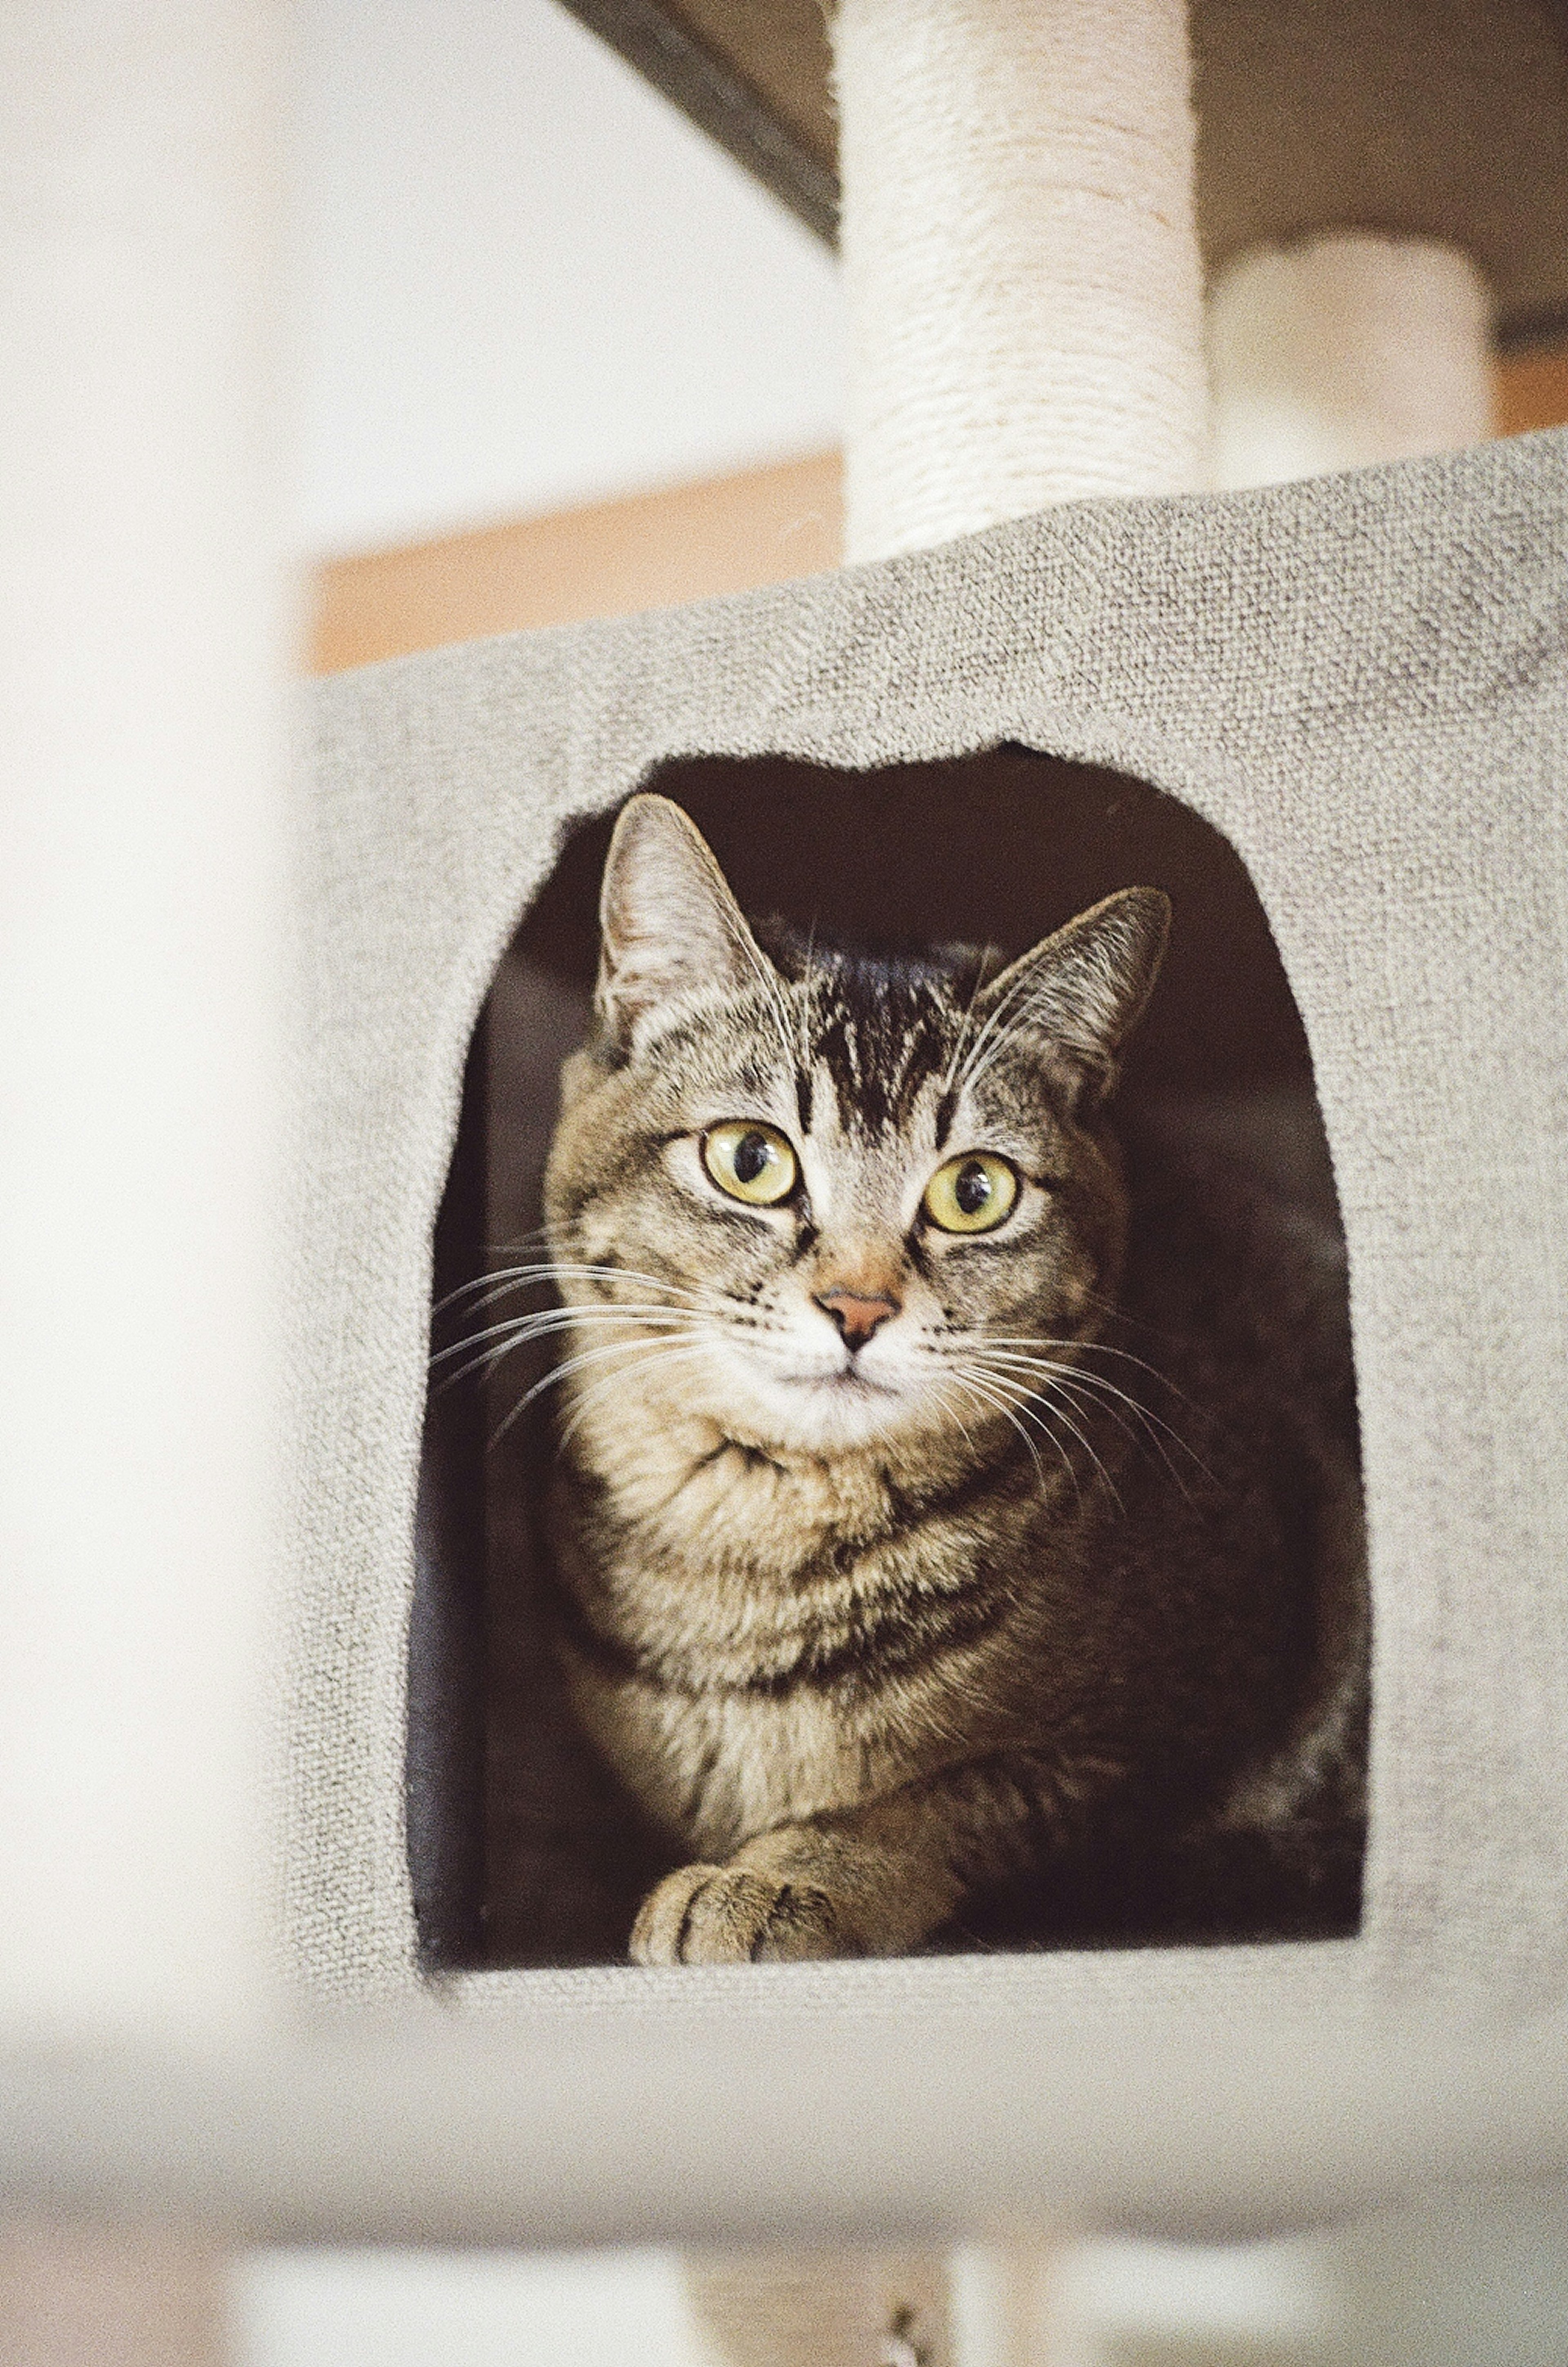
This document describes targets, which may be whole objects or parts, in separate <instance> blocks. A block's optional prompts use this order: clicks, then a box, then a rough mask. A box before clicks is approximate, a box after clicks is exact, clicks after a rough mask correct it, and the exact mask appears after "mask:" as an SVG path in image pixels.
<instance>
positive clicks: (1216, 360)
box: [1209, 231, 1492, 488]
mask: <svg viewBox="0 0 1568 2367" xmlns="http://www.w3.org/2000/svg"><path fill="white" fill-rule="evenodd" d="M1209 335H1210V346H1211V363H1212V369H1213V437H1214V440H1213V482H1214V483H1215V484H1216V485H1220V486H1225V487H1231V488H1240V487H1243V486H1247V485H1269V484H1279V483H1281V482H1283V481H1285V480H1287V479H1289V478H1292V477H1313V476H1318V475H1320V474H1322V473H1323V472H1325V470H1331V469H1356V468H1364V467H1369V466H1371V464H1372V463H1373V462H1376V461H1380V460H1405V459H1416V458H1418V457H1419V456H1420V455H1422V454H1423V453H1427V452H1449V451H1457V450H1458V449H1459V448H1460V447H1461V446H1463V445H1466V444H1479V443H1480V442H1482V440H1483V438H1484V437H1485V436H1489V435H1490V434H1491V433H1492V301H1491V295H1490V291H1489V290H1488V289H1487V286H1486V283H1485V280H1484V279H1483V277H1482V274H1481V272H1480V270H1479V269H1478V268H1477V266H1476V265H1475V264H1474V263H1473V262H1472V260H1471V258H1470V256H1469V255H1463V254H1461V252H1460V251H1459V249H1458V248H1457V247H1452V246H1446V245H1443V244H1441V243H1439V242H1438V241H1437V240H1435V239H1427V238H1390V237H1385V236H1382V235H1381V234H1379V233H1377V232H1370V231H1340V232H1333V233H1332V234H1331V235H1329V236H1326V237H1323V238H1313V239H1303V241H1302V242H1301V243H1299V244H1297V245H1294V246H1290V247H1254V248H1252V249H1250V250H1249V251H1248V252H1247V254H1245V255H1238V256H1236V257H1235V259H1234V260H1233V261H1232V262H1230V263H1229V264H1227V265H1226V266H1225V268H1224V270H1223V271H1222V272H1221V273H1220V274H1219V276H1218V277H1217V278H1216V280H1215V283H1214V288H1213V295H1212V297H1211V300H1210V320H1209Z"/></svg>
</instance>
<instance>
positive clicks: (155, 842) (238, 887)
mask: <svg viewBox="0 0 1568 2367" xmlns="http://www.w3.org/2000/svg"><path fill="white" fill-rule="evenodd" d="M286 17H287V10H286V9H285V8H284V7H283V6H279V5H277V0H22V5H18V6H11V7H7V8H6V10H5V11H4V12H3V14H0V188H3V199H0V316H3V317H4V319H5V322H6V332H5V336H4V338H3V339H0V451H4V453H5V455H6V461H5V466H4V469H3V470H0V712H3V713H4V715H5V718H6V728H5V742H4V753H3V755H0V765H3V768H4V778H3V787H0V1012H3V1013H4V1014H5V1016H4V1025H0V1440H3V1442H4V1444H3V1447H0V1571H3V1573H4V1577H3V1592H0V1604H3V1609H0V1863H3V1864H4V1890H5V1896H6V1914H5V1917H4V1920H3V1924H0V2035H5V2034H9V2035H10V2036H12V2037H13V2038H14V2037H15V2036H17V2034H19V2033H23V2032H26V2031H29V2030H30V2031H34V2032H37V2033H40V2034H42V2035H44V2036H46V2037H47V2036H49V2035H50V2034H54V2035H56V2036H59V2037H63V2038H67V2039H71V2040H79V2039H83V2038H94V2037H98V2036H107V2035H110V2034H113V2033H120V2034H122V2035H137V2034H140V2035H141V2037H142V2038H146V2037H149V2036H152V2035H155V2034H160V2033H163V2034H168V2033H174V2032H180V2033H186V2034H187V2035H194V2034H197V2033H201V2032H203V2031H206V2032H207V2033H209V2034H216V2033H218V2032H220V2031H221V2030H224V2029H230V2030H232V2029H233V2028H234V2027H235V2026H236V2025H237V2024H243V2022H245V2021H246V2020H247V2019H248V2018H249V2016H250V2015H251V2013H252V2011H253V2010H254V2006H255V2004H256V2002H257V1999H258V1997H259V1995H260V1988H261V1974H260V1966H261V1965H262V1962H263V1954H262V1950H261V1947H260V1946H259V1944H258V1930H259V1927H258V1919H257V1915H256V1894H257V1891H258V1888H259V1875H260V1865H261V1853H260V1852H259V1850H258V1849H257V1847H256V1846H255V1840H254V1833H253V1829H252V1818H253V1815H254V1806H253V1803H254V1798H255V1795H256V1792H257V1788H258V1787H257V1785H256V1784H255V1781H254V1765H253V1754H254V1726H255V1720H254V1715H253V1699H252V1696H253V1693H254V1691H255V1690H256V1689H257V1687H258V1670H259V1662H260V1657H261V1656H260V1652H259V1650H258V1640H259V1638H258V1627H259V1613H260V1608H261V1602H262V1595H263V1588H264V1579H265V1563H266V1518H267V1497H268V1493H269V1486H270V1478H269V1465H270V1460H271V1444H270V1439H269V1426H270V1421H271V1409H272V1397H273V1382H272V1372H271V1365H272V1322H271V1317H270V1313H269V1308H268V1286H267V1279H266V1265H267V1259H268V1251H269V1248H270V1239H269V1237H270V1235H271V1232H272V1230H273V1229H274V1227H273V1214H272V1206H271V1203H272V1197H273V1175H274V1170H275V1155H274V1137H275V1131H276V1127H275V1083H274V1056H275V1044H274V1038H275V1025H274V1005H275V997H276V989H277V980H278V973H279V968H280V958H279V931H278V910H277V908H278V883H279V848H280V837H281V831H280V819H281V796H280V782H281V771H282V765H281V732H280V713H279V709H280V685H281V681H282V661H283V657H284V654H285V633H286V603H285V596H284V591H283V576H282V571H281V568H280V564H279V537H278V531H277V516H278V506H279V504H278V498H277V484H276V477H277V471H276V465H275V453H274V445H275V437H276V388H275V384H274V376H273V368H274V355H273V331H274V309H275V299H276V279H275V255H276V248H277V243H278V236H277V233H278V219H277V218H278V212H279V192H280V184H281V173H280V154H281V140H280V99H281V91H280V74H279V65H280V52H281V44H282V35H283V31H284V28H285V22H286Z"/></svg>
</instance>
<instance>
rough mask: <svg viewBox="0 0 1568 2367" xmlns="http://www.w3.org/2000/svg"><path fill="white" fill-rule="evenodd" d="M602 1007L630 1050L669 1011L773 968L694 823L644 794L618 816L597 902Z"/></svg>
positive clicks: (611, 1032)
mask: <svg viewBox="0 0 1568 2367" xmlns="http://www.w3.org/2000/svg"><path fill="white" fill-rule="evenodd" d="M599 930H600V952H599V983H598V986H597V989H596V991H595V998H594V1000H595V1006H596V1009H597V1012H598V1015H599V1021H600V1025H601V1026H602V1027H603V1028H604V1033H605V1036H607V1038H608V1039H609V1040H610V1041H611V1042H612V1043H615V1044H616V1045H618V1046H620V1047H621V1048H622V1049H623V1050H628V1051H629V1050H630V1049H631V1048H633V1046H634V1045H635V1043H636V1042H637V1036H638V1035H639V1033H642V1034H646V1032H647V1023H648V1022H649V1021H650V1020H651V1019H653V1018H655V1017H656V1016H659V1015H661V1014H664V1013H665V1012H667V1011H669V1010H670V1009H671V1007H672V1006H674V1005H676V1004H679V1003H682V1002H689V1001H692V1000H694V999H695V998H699V997H702V998H706V997H708V996H711V995H713V994H715V993H720V994H735V993H743V992H744V991H746V990H747V989H748V988H750V987H754V986H756V985H757V984H758V982H759V980H768V979H769V978H770V977H771V966H770V964H769V962H768V958H767V956H766V955H765V954H764V953H763V952H762V949H761V946H759V945H758V943H757V941H756V939H755V937H753V935H752V934H751V932H750V929H749V928H748V927H747V925H746V921H745V917H744V915H743V914H742V912H741V910H740V907H739V904H738V903H737V902H736V900H735V899H734V897H733V896H732V895H731V894H730V892H729V887H728V881H727V880H726V878H725V877H724V874H723V872H722V871H721V870H720V869H719V867H718V865H717V863H716V861H715V859H714V855H713V853H712V850H711V848H710V847H709V845H708V843H707V841H706V839H705V838H704V836H703V834H702V832H701V831H699V830H698V829H697V827H696V825H695V823H694V822H692V821H688V820H687V818H686V816H685V815H684V814H683V813H682V810H681V809H680V807H679V806H676V805H671V802H670V800H669V798H660V797H655V796H653V795H652V794H651V793H649V792H644V794H643V795H641V796H640V797H635V798H631V799H630V800H629V802H628V803H627V804H626V806H624V807H623V808H622V810H621V815H620V819H619V821H617V822H616V824H615V834H614V836H613V837H612V838H611V840H610V852H609V854H608V855H606V857H605V859H604V887H603V889H601V891H600V896H599Z"/></svg>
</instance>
